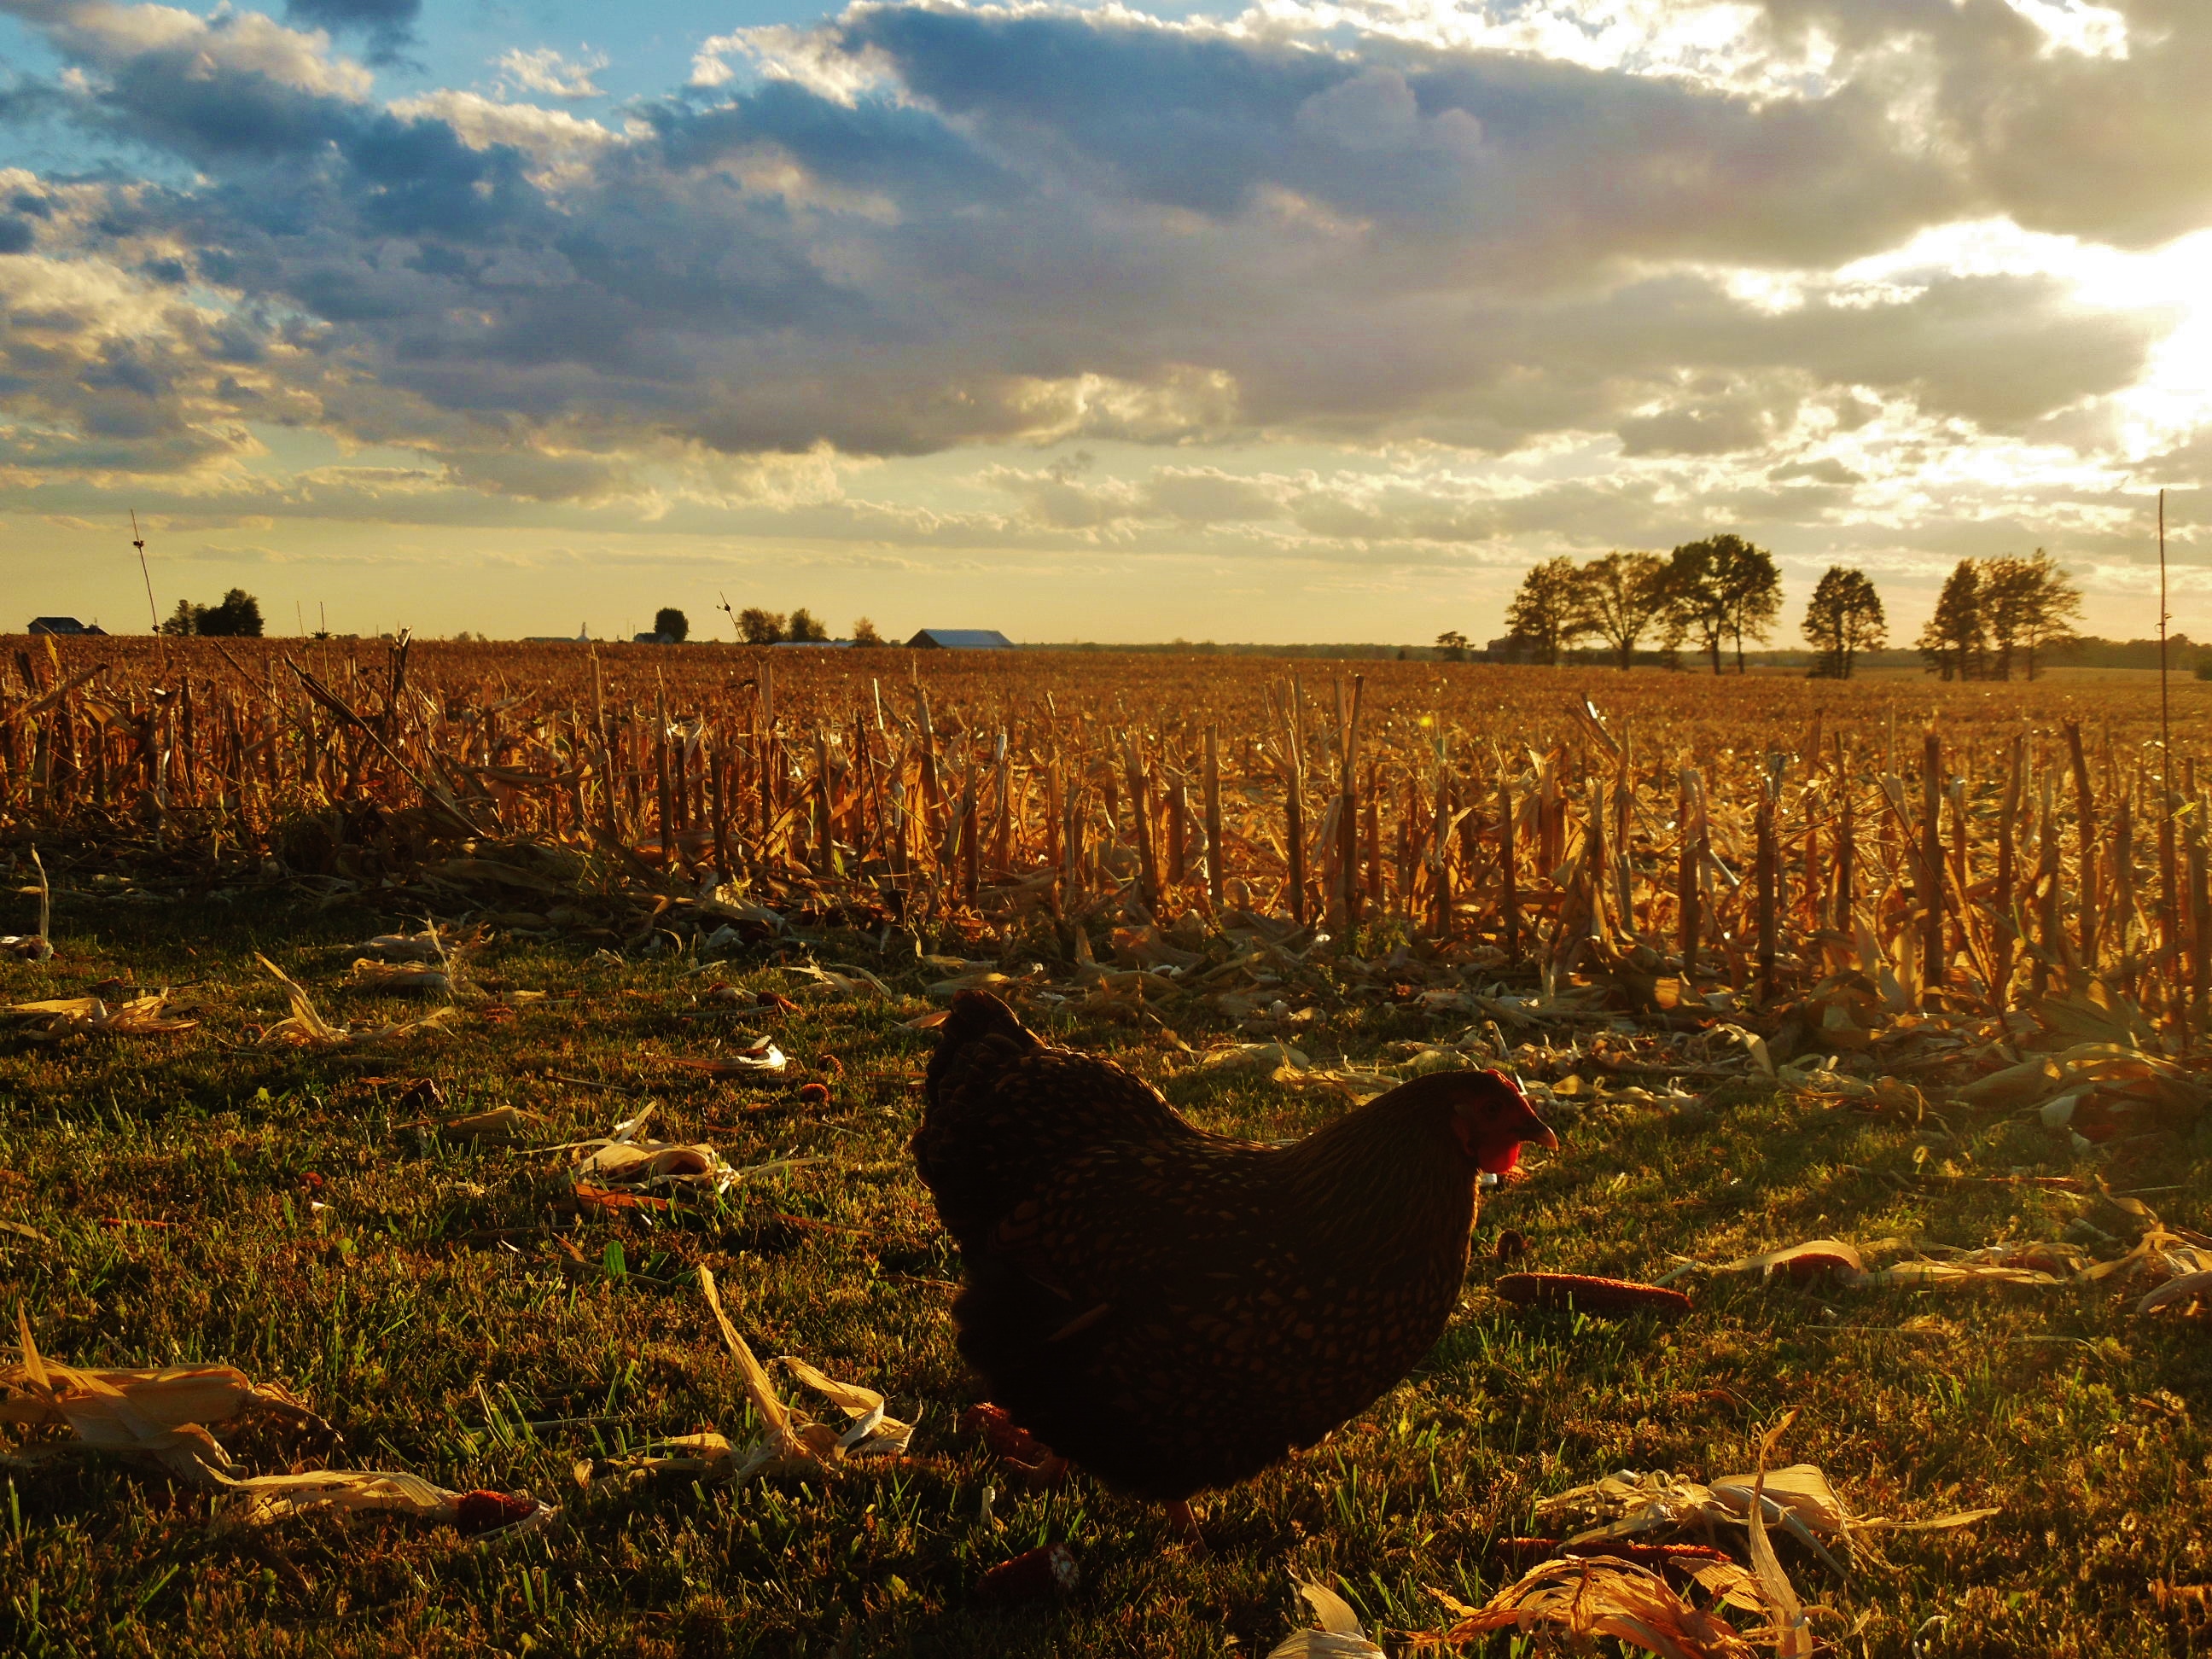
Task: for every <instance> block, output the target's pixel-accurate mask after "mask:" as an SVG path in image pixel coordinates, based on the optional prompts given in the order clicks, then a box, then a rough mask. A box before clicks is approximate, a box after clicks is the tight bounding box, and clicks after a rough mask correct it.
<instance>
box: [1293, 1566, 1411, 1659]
mask: <svg viewBox="0 0 2212 1659" xmlns="http://www.w3.org/2000/svg"><path fill="white" fill-rule="evenodd" d="M1298 1594H1299V1595H1303V1596H1304V1597H1305V1599H1306V1601H1307V1602H1308V1603H1309V1604H1310V1606H1311V1607H1313V1610H1314V1618H1315V1619H1316V1620H1318V1621H1319V1623H1320V1625H1321V1628H1320V1629H1319V1630H1294V1631H1292V1632H1291V1633H1290V1634H1289V1635H1288V1636H1286V1637H1285V1638H1283V1639H1282V1640H1281V1641H1280V1642H1279V1643H1277V1644H1275V1645H1274V1647H1273V1648H1272V1649H1270V1650H1268V1654H1267V1659H1383V1650H1382V1649H1380V1648H1378V1647H1376V1645H1375V1644H1374V1643H1372V1642H1370V1641H1369V1640H1368V1639H1367V1632H1365V1631H1364V1630H1363V1629H1362V1628H1361V1627H1360V1624H1359V1615H1358V1613H1354V1612H1352V1608H1351V1606H1350V1604H1348V1603H1347V1602H1346V1601H1345V1599H1344V1598H1343V1597H1342V1596H1340V1595H1338V1594H1337V1593H1336V1592H1335V1591H1334V1590H1333V1589H1329V1588H1328V1585H1326V1584H1308V1583H1301V1584H1300V1585H1299V1586H1298Z"/></svg>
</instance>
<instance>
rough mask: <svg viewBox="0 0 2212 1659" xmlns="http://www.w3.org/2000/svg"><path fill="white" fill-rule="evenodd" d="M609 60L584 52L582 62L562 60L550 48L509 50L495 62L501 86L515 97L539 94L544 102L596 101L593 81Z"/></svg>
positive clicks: (518, 47) (594, 53) (601, 53)
mask: <svg viewBox="0 0 2212 1659" xmlns="http://www.w3.org/2000/svg"><path fill="white" fill-rule="evenodd" d="M610 62H611V59H610V58H608V57H607V55H606V53H605V52H592V51H591V50H589V49H588V48H587V49H586V50H585V52H584V55H583V56H582V57H581V58H564V57H562V55H561V53H559V52H556V51H554V50H553V48H552V47H550V46H536V47H527V48H526V47H522V46H511V47H509V48H508V49H507V51H505V52H501V54H500V55H499V57H498V58H497V59H496V66H497V68H498V70H499V72H500V80H501V84H502V85H504V86H505V87H507V88H508V89H510V90H512V91H514V92H518V93H531V92H534V93H538V94H540V95H542V96H544V97H547V98H597V97H599V95H600V93H599V87H598V86H597V85H596V84H594V83H593V82H592V76H594V75H596V74H598V73H599V71H600V70H603V69H605V68H606V67H607V65H608V64H609V63H610Z"/></svg>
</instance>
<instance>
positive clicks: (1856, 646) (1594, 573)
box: [1437, 535, 2081, 680]
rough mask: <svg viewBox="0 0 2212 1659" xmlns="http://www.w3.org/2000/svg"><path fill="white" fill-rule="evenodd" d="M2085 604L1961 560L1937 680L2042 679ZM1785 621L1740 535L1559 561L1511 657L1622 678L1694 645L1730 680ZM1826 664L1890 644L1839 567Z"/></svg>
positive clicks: (2058, 590)
mask: <svg viewBox="0 0 2212 1659" xmlns="http://www.w3.org/2000/svg"><path fill="white" fill-rule="evenodd" d="M1781 615H1782V573H1781V571H1780V570H1779V569H1778V568H1777V567H1776V565H1775V562H1774V556H1773V555H1772V554H1771V553H1769V552H1768V551H1767V550H1765V548H1762V547H1755V546H1753V544H1751V543H1749V542H1747V541H1746V540H1744V539H1743V538H1741V537H1740V536H1733V535H1722V536H1709V537H1707V538H1705V539H1704V540H1702V541H1695V542H1688V543H1685V544H1683V545H1681V546H1680V547H1678V548H1676V549H1675V550H1674V551H1673V552H1672V553H1671V554H1668V555H1664V556H1662V555H1660V554H1657V553H1620V552H1614V553H1607V554H1606V555H1604V556H1602V557H1600V558H1595V559H1591V560H1589V561H1586V562H1582V563H1577V562H1576V561H1575V560H1573V559H1571V558H1570V557H1568V556H1565V555H1564V554H1563V555H1561V556H1558V557H1556V558H1551V559H1547V560H1545V561H1544V562H1542V563H1541V564H1539V565H1537V566H1535V567H1534V568H1532V569H1530V570H1529V571H1528V574H1526V575H1524V576H1523V577H1522V580H1521V586H1520V588H1519V590H1518V591H1517V592H1516V593H1515V594H1514V596H1513V599H1512V602H1511V603H1510V605H1507V606H1506V609H1505V625H1506V629H1507V634H1506V638H1505V640H1504V641H1503V644H1504V653H1505V654H1507V655H1508V656H1510V657H1512V658H1514V659H1519V660H1522V661H1533V662H1541V663H1545V664H1547V665H1553V666H1556V665H1558V663H1559V660H1560V659H1561V658H1562V657H1564V656H1565V654H1566V653H1568V652H1570V651H1571V650H1574V649H1576V648H1577V647H1579V646H1581V645H1583V642H1584V641H1596V642H1597V643H1598V644H1599V645H1600V646H1601V647H1602V648H1603V650H1604V651H1605V652H1606V653H1607V655H1608V656H1609V657H1611V658H1612V659H1613V661H1615V662H1616V663H1618V664H1619V665H1620V666H1621V667H1622V668H1627V667H1630V666H1632V665H1633V664H1634V662H1635V660H1636V652H1637V648H1638V647H1639V646H1642V645H1644V644H1646V643H1647V642H1649V644H1650V646H1652V647H1654V648H1656V649H1657V650H1660V651H1662V652H1664V653H1668V655H1670V656H1671V655H1672V654H1673V653H1676V652H1679V651H1680V649H1681V648H1682V647H1683V646H1684V645H1685V644H1692V645H1694V646H1695V647H1696V649H1697V650H1698V652H1699V654H1700V655H1702V656H1704V657H1705V659H1706V660H1707V661H1708V662H1709V663H1710V664H1711V667H1712V671H1713V672H1714V673H1716V674H1718V673H1720V672H1722V671H1723V670H1722V661H1721V659H1722V655H1723V652H1732V653H1734V656H1735V671H1736V672H1737V673H1739V674H1741V673H1742V672H1744V671H1745V662H1744V643H1745V641H1751V642H1752V643H1753V644H1762V643H1764V642H1765V641H1766V639H1767V638H1768V637H1769V636H1770V635H1771V634H1772V633H1773V631H1774V629H1775V627H1776V624H1777V623H1778V622H1779V620H1780V618H1781ZM2080 615H2081V593H2080V592H2079V591H2078V590H2077V589H2076V588H2075V586H2074V584H2073V581H2072V580H2071V579H2070V578H2069V576H2068V575H2067V574H2066V573H2065V572H2064V571H2063V570H2062V569H2060V568H2058V566H2057V563H2055V562H2053V561H2052V559H2051V556H2050V555H2049V554H2047V553H2045V552H2044V551H2043V550H2042V549H2040V548H2038V549H2037V550H2036V551H2035V555H2034V556H2033V557H2032V558H2017V557H2013V556H2003V557H1997V558H1987V559H1962V560H1960V562H1959V567H1958V568H1957V569H1956V570H1954V571H1953V572H1952V574H1951V576H1950V579H1949V580H1948V581H1947V582H1946V583H1945V584H1944V587H1943V592H1942V598H1941V599H1938V600H1937V602H1936V615H1935V617H1933V618H1932V619H1931V620H1930V621H1929V623H1928V626H1927V627H1926V628H1924V629H1922V630H1921V634H1920V637H1919V639H1918V641H1917V647H1918V649H1919V651H1920V653H1921V655H1922V657H1923V659H1925V660H1926V662H1927V664H1928V668H1929V672H1931V673H1940V674H1941V675H1942V677H1943V678H1945V679H1947V680H1948V679H1953V678H1966V679H2009V678H2012V676H2013V671H2014V669H2015V666H2016V665H2017V666H2019V667H2021V668H2022V669H2024V670H2025V671H2026V674H2027V678H2030V679H2033V678H2035V676H2036V673H2037V671H2038V667H2039V662H2041V661H2045V660H2047V659H2048V657H2049V655H2050V653H2051V651H2052V650H2053V649H2054V648H2056V647H2060V646H2063V645H2067V644H2070V643H2072V642H2073V641H2075V638H2076V637H2077V636H2076V635H2075V632H2074V629H2073V623H2074V622H2075V619H2077V618H2078V617H2080ZM1800 626H1801V629H1802V632H1803V635H1804V637H1805V641H1806V642H1807V643H1808V645H1810V646H1811V647H1813V649H1814V653H1815V657H1814V664H1813V667H1812V670H1811V673H1812V676H1813V678H1816V679H1848V678H1850V675H1851V673H1852V671H1853V669H1854V668H1855V667H1856V666H1857V660H1858V659H1859V657H1860V656H1861V655H1862V654H1863V653H1866V652H1869V651H1879V650H1881V648H1882V647H1883V645H1884V644H1885V642H1886V641H1887V638H1888V622H1887V618H1886V617H1884V615H1883V613H1882V604H1881V594H1880V593H1879V592H1876V591H1875V585H1874V583H1873V582H1872V581H1871V580H1869V578H1868V576H1867V574H1866V573H1865V572H1864V571H1863V570H1854V569H1852V568H1850V567H1848V566H1845V565H1831V566H1830V567H1829V568H1828V569H1827V570H1826V573H1824V574H1822V576H1821V578H1820V582H1819V584H1818V586H1815V587H1814V590H1813V597H1812V599H1811V600H1810V601H1809V602H1808V605H1806V607H1805V615H1804V618H1803V621H1802V623H1801V624H1800ZM1437 648H1438V649H1439V650H1441V651H1442V652H1443V654H1444V655H1445V656H1447V657H1449V658H1454V659H1462V658H1464V657H1465V656H1466V655H1467V653H1468V639H1467V636H1466V635H1463V634H1459V633H1446V634H1443V635H1438V636H1437Z"/></svg>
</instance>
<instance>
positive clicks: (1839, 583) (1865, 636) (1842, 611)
mask: <svg viewBox="0 0 2212 1659" xmlns="http://www.w3.org/2000/svg"><path fill="white" fill-rule="evenodd" d="M1888 636H1889V628H1888V623H1887V622H1886V621H1885V619H1884V618H1883V617H1882V614H1881V595H1880V594H1879V593H1876V592H1875V591H1874V584H1873V583H1872V582H1870V581H1869V580H1867V574H1866V572H1865V571H1863V570H1850V569H1846V568H1844V566H1842V565H1839V564H1832V565H1830V566H1829V567H1828V568H1827V572H1826V574H1824V575H1823V576H1822V577H1821V578H1820V586H1818V587H1815V588H1814V590H1813V602H1812V603H1811V604H1810V605H1807V606H1806V607H1805V638H1806V640H1807V641H1808V642H1810V644H1811V645H1812V647H1813V648H1814V650H1816V651H1818V652H1819V653H1820V660H1819V661H1818V662H1817V663H1815V664H1814V666H1813V678H1815V679H1829V680H1847V679H1849V678H1850V677H1851V663H1852V659H1853V658H1854V657H1856V656H1857V654H1858V653H1860V652H1862V651H1879V650H1881V645H1882V641H1884V640H1885V639H1887V637H1888Z"/></svg>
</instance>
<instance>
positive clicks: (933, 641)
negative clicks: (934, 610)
mask: <svg viewBox="0 0 2212 1659" xmlns="http://www.w3.org/2000/svg"><path fill="white" fill-rule="evenodd" d="M907 645H908V647H910V648H911V649H913V650H916V651H1011V650H1012V649H1013V648H1014V642H1013V641H1012V640H1010V639H1008V638H1007V637H1006V635H1004V634H1001V633H1000V632H999V630H998V629H995V628H925V629H922V630H921V633H919V634H917V635H915V636H914V637H913V638H912V639H910V640H908V641H907Z"/></svg>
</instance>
